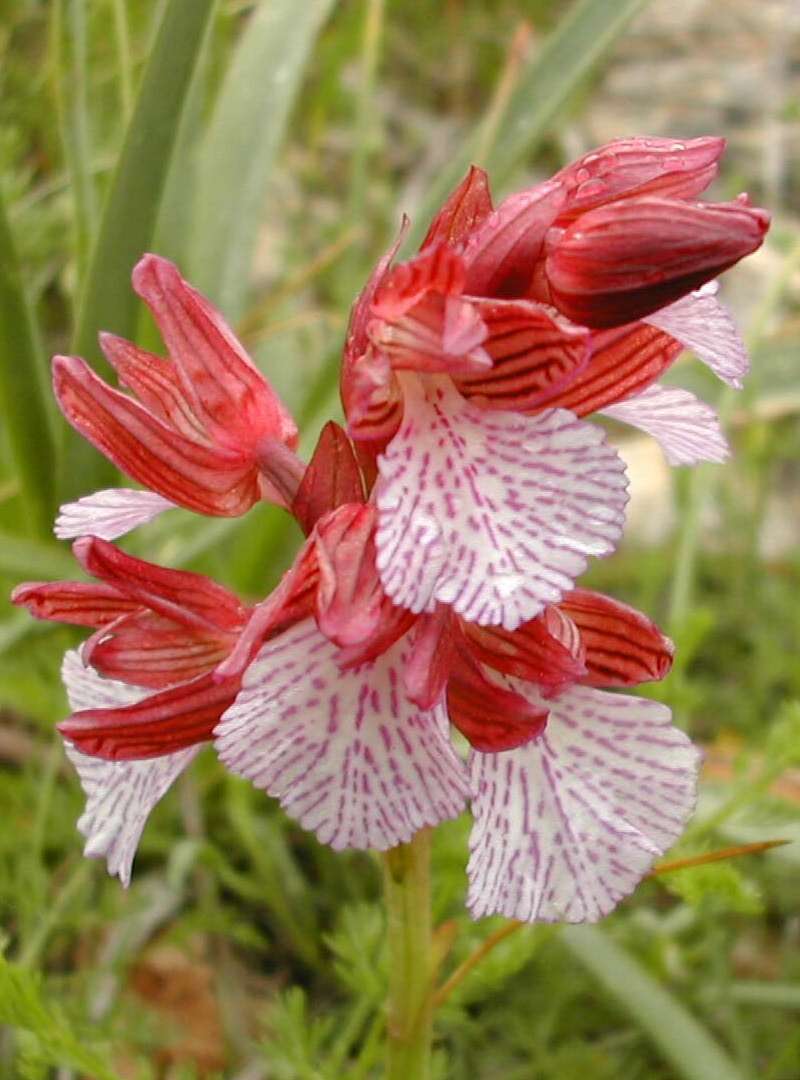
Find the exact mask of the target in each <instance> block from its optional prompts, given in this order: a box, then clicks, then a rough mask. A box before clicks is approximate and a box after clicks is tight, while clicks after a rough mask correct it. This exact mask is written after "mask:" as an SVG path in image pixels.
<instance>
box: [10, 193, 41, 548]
mask: <svg viewBox="0 0 800 1080" xmlns="http://www.w3.org/2000/svg"><path fill="white" fill-rule="evenodd" d="M0 327H2V333H0V413H2V417H3V422H4V423H5V425H6V427H7V432H8V442H9V445H10V447H11V452H12V454H13V457H14V465H15V468H16V470H17V475H18V477H19V481H20V487H21V492H20V494H21V499H22V504H23V506H24V507H25V511H26V514H27V517H28V520H29V523H30V527H31V530H32V531H34V532H35V533H38V534H40V535H42V536H46V535H47V534H48V533H49V532H50V525H51V521H52V516H53V510H54V490H53V472H54V467H55V438H54V433H53V423H52V412H51V410H50V408H49V406H48V390H47V382H46V378H45V368H44V363H43V361H42V353H41V349H40V346H39V341H38V334H37V327H36V323H35V321H34V318H33V312H32V310H31V306H30V303H29V301H28V297H27V295H26V292H25V287H24V285H23V281H22V273H21V269H20V265H19V258H18V256H17V251H16V246H15V244H14V238H13V236H12V233H11V228H10V225H9V222H8V219H7V217H6V212H5V206H4V204H3V199H2V192H0Z"/></svg>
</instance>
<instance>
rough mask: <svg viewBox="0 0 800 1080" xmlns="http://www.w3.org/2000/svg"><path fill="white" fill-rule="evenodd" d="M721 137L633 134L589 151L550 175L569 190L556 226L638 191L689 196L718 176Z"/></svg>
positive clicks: (641, 192)
mask: <svg viewBox="0 0 800 1080" xmlns="http://www.w3.org/2000/svg"><path fill="white" fill-rule="evenodd" d="M724 149H725V140H724V139H720V138H715V137H713V136H706V137H703V138H700V139H689V140H687V141H686V142H679V141H677V140H675V139H661V138H642V137H641V136H633V137H632V138H627V139H615V140H614V141H613V142H610V143H606V144H605V146H599V147H598V148H597V149H596V150H590V151H589V153H588V154H584V155H583V157H580V158H578V160H577V161H573V162H572V163H571V164H569V165H566V166H565V167H564V168H563V169H562V170H561V172H558V173H556V175H555V177H554V179H557V180H560V181H561V183H562V184H563V185H564V187H565V188H566V189H567V192H568V199H567V203H566V206H565V208H564V209H563V210H562V211H561V213H560V214H559V216H558V223H559V225H561V224H563V223H565V222H568V221H572V220H573V219H574V218H576V217H578V215H579V214H584V213H586V211H587V210H593V209H595V208H596V207H598V206H605V205H606V204H607V203H610V202H615V201H616V200H617V199H630V198H633V197H636V196H639V195H656V194H657V195H661V196H662V197H668V198H671V199H690V198H692V197H693V196H695V195H699V194H700V192H701V191H705V189H706V188H707V187H708V185H709V184H710V183H711V181H712V180H713V179H714V177H715V176H716V175H717V171H718V163H719V159H720V157H721V156H722V152H723V151H724Z"/></svg>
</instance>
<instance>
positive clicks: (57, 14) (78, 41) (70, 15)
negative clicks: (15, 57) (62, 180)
mask: <svg viewBox="0 0 800 1080" xmlns="http://www.w3.org/2000/svg"><path fill="white" fill-rule="evenodd" d="M86 14H87V13H86V4H85V0H56V3H55V4H54V5H53V8H52V24H51V30H50V32H51V52H52V65H53V87H54V96H55V101H56V111H57V113H58V118H59V127H60V128H61V142H62V145H63V151H64V160H65V163H66V166H67V172H68V173H69V179H70V191H71V194H72V201H73V231H74V236H75V255H76V259H77V264H78V274H79V277H82V276H83V274H84V272H85V270H86V266H87V264H88V261H89V252H90V249H91V244H92V238H93V233H94V228H95V224H96V205H95V191H94V178H93V176H92V163H91V138H90V133H89V106H88V97H87V92H86V78H87V73H88V60H87V57H88V49H87V26H86Z"/></svg>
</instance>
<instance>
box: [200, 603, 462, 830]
mask: <svg viewBox="0 0 800 1080" xmlns="http://www.w3.org/2000/svg"><path fill="white" fill-rule="evenodd" d="M337 652H338V650H337V648H336V646H335V645H333V644H332V643H331V642H330V641H328V639H327V638H325V637H324V636H323V635H322V634H321V633H320V631H319V630H318V629H317V627H316V624H315V623H314V622H313V621H312V620H307V621H306V622H303V623H300V624H298V625H297V626H295V627H293V628H292V629H291V630H288V631H287V632H286V633H284V634H281V635H280V636H279V637H277V638H275V639H273V640H272V641H269V642H267V644H266V645H264V646H263V648H262V649H261V652H260V653H259V655H258V657H257V658H256V660H255V661H254V662H253V663H252V665H251V666H250V667H249V668H248V670H247V673H246V675H245V678H244V682H243V686H242V691H241V693H240V694H239V696H238V698H237V699H236V702H235V703H234V705H232V706H231V708H230V709H228V711H227V712H226V713H225V714H224V715H223V717H222V719H221V720H220V722H219V724H218V725H217V728H216V731H215V746H216V749H217V753H218V755H219V757H220V760H221V761H222V762H223V763H224V764H225V765H226V766H227V767H228V768H229V769H230V770H231V771H232V772H234V773H237V774H239V775H240V776H245V777H247V778H248V779H249V780H251V781H252V782H253V783H254V784H255V785H256V786H257V787H261V788H263V789H264V790H265V791H266V792H267V793H268V794H269V795H272V796H273V797H275V798H277V799H279V800H280V803H281V805H282V806H283V808H284V809H285V810H286V812H287V814H289V815H290V816H291V817H293V818H294V819H295V820H296V821H298V822H299V823H300V824H301V825H302V826H303V828H304V829H308V830H309V831H311V832H314V833H315V834H316V836H317V838H318V839H319V840H320V841H321V842H322V843H324V844H330V846H331V847H333V848H336V849H341V848H360V849H366V848H376V849H378V850H385V849H387V848H390V847H394V846H395V845H396V844H400V843H404V842H406V841H408V840H410V839H411V837H412V836H413V835H414V833H416V832H417V831H418V830H419V829H421V828H423V827H424V826H426V825H436V824H438V823H439V822H440V821H444V820H445V819H447V818H452V817H456V816H457V815H458V814H460V813H461V811H462V810H463V809H464V806H465V804H466V795H467V774H466V767H465V765H464V763H463V762H462V761H461V760H460V758H459V757H458V756H457V755H456V753H455V751H454V750H453V748H452V746H451V744H450V740H449V737H448V724H447V715H446V713H445V711H444V708H443V707H442V706H441V705H437V706H436V707H434V708H433V709H431V710H429V711H423V710H421V709H419V708H418V707H417V706H416V705H414V704H412V703H411V702H410V701H408V700H407V699H406V696H405V693H404V691H403V686H402V670H403V665H404V663H405V659H406V654H407V652H408V645H407V643H404V642H400V643H398V644H397V645H395V646H393V647H392V648H391V649H389V650H388V651H387V652H386V653H384V654H383V656H381V657H380V658H379V659H377V660H375V661H374V662H372V663H367V664H363V665H362V666H360V667H359V668H357V669H355V670H353V671H344V672H343V671H340V669H339V666H338V664H337V662H336V657H337Z"/></svg>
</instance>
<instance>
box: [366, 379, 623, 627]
mask: <svg viewBox="0 0 800 1080" xmlns="http://www.w3.org/2000/svg"><path fill="white" fill-rule="evenodd" d="M403 385H404V390H405V398H406V411H405V417H404V420H403V425H402V427H401V429H400V431H399V432H398V434H397V435H396V436H395V438H394V439H393V440H392V442H391V443H390V444H389V446H388V447H387V449H386V452H385V454H384V455H383V456H382V457H381V458H380V459H379V462H378V468H379V474H380V475H379V480H378V484H377V486H376V489H375V499H376V503H377V506H378V533H377V552H378V553H377V566H378V571H379V573H380V577H381V581H382V583H383V587H384V589H385V590H386V593H387V594H388V596H389V597H390V598H391V599H392V600H393V601H394V602H395V603H396V604H399V605H401V606H402V607H407V608H409V609H410V610H411V611H413V612H415V613H418V612H423V611H432V610H433V607H434V606H435V604H436V603H437V602H440V603H443V604H449V605H451V606H452V608H453V609H454V611H455V612H456V613H457V614H459V615H461V616H462V617H463V618H465V619H467V620H468V621H470V622H477V623H480V624H482V625H501V626H504V627H505V628H506V629H507V630H514V629H516V627H518V626H520V625H521V624H522V623H524V622H527V621H528V620H529V619H532V618H534V617H535V616H536V615H538V614H539V613H540V612H541V611H542V610H543V609H544V608H545V607H546V606H547V604H551V603H554V602H555V601H557V600H558V599H559V598H560V597H561V596H562V595H563V593H564V592H566V591H567V590H568V589H570V588H572V583H573V582H574V580H575V578H576V577H577V576H578V575H579V574H581V573H582V572H583V570H584V569H585V567H586V563H587V560H588V557H589V556H590V555H607V554H609V553H610V552H611V551H613V549H614V545H615V544H616V542H617V540H618V539H619V537H620V534H621V531H622V523H623V518H624V507H625V503H626V502H627V494H626V479H625V467H624V464H623V463H622V461H621V459H620V458H619V456H618V455H617V453H616V451H615V450H613V449H612V448H611V447H610V446H609V445H608V443H607V442H606V439H605V436H604V434H603V433H602V432H601V431H600V430H599V429H598V428H596V427H594V426H593V425H591V424H587V423H585V422H583V421H580V420H578V419H576V417H575V416H573V415H572V414H571V413H569V412H566V411H565V410H563V409H550V410H548V411H546V412H542V413H539V414H537V415H536V416H533V417H527V416H520V415H518V414H515V413H510V412H495V411H487V410H482V409H479V408H478V407H477V406H475V405H473V404H471V403H469V402H466V401H465V400H464V399H463V398H462V397H461V396H460V395H459V394H458V393H457V392H456V390H455V389H454V388H453V386H452V384H451V383H450V381H449V380H447V379H444V378H441V379H435V380H434V379H431V380H427V381H426V382H425V383H424V384H423V382H422V381H421V380H420V379H418V377H416V376H408V375H406V376H403Z"/></svg>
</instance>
